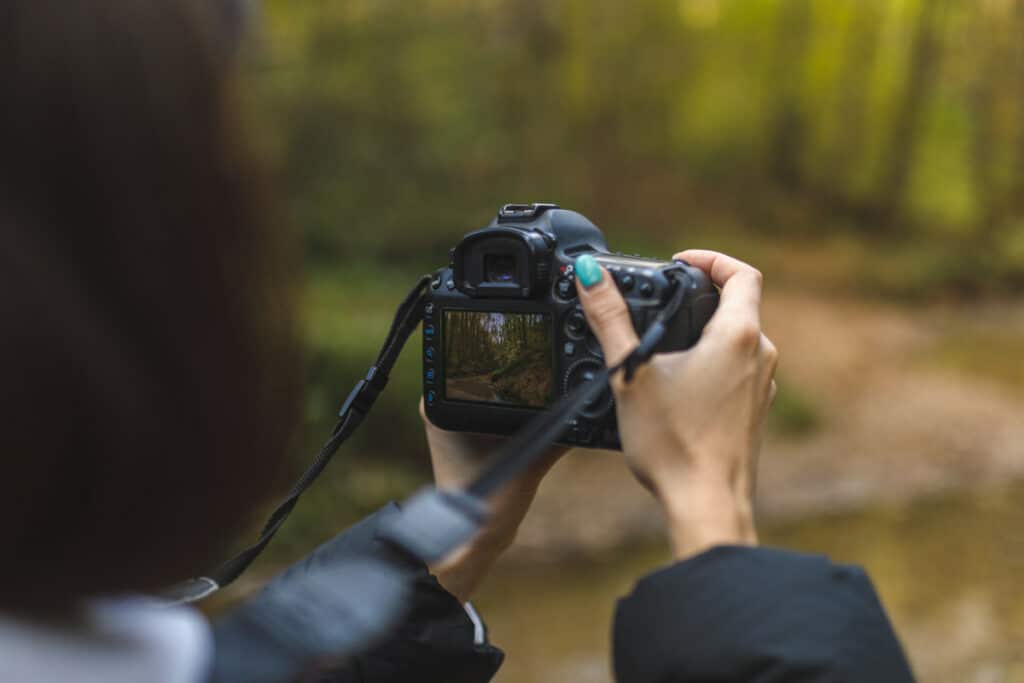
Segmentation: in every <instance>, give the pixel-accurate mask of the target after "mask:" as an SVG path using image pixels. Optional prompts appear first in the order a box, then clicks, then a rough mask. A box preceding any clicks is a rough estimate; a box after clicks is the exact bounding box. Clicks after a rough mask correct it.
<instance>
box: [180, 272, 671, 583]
mask: <svg viewBox="0 0 1024 683" xmlns="http://www.w3.org/2000/svg"><path fill="white" fill-rule="evenodd" d="M666 274H667V275H668V276H669V277H670V278H672V279H673V280H674V281H675V283H676V284H675V288H674V289H673V291H672V294H671V298H670V300H669V301H668V302H667V305H666V306H665V308H663V309H662V310H661V311H659V312H658V314H657V316H656V317H655V319H654V321H653V322H652V323H651V324H650V325H649V326H648V328H647V329H646V330H645V331H644V334H643V335H642V337H641V338H640V343H639V345H638V346H637V347H636V348H635V349H634V350H633V352H632V353H630V355H629V356H627V357H626V358H625V359H624V360H623V361H622V362H620V363H618V364H617V365H615V366H612V367H605V368H602V369H601V371H600V372H598V373H597V374H596V376H595V377H594V379H593V380H591V381H589V382H586V383H584V384H581V385H580V386H578V387H576V388H575V389H574V390H573V391H571V392H570V393H569V394H567V395H566V396H564V397H563V398H562V399H561V400H559V401H558V402H557V403H555V404H554V405H553V406H552V407H551V408H550V409H549V410H547V411H545V412H543V413H541V414H540V415H538V416H537V417H535V418H534V419H533V420H531V421H530V422H528V423H527V424H526V425H525V426H524V427H523V428H522V429H520V430H519V431H518V432H516V433H515V434H514V435H512V436H511V437H509V439H508V440H506V441H505V443H504V444H503V445H502V446H501V447H500V448H499V449H498V450H497V452H496V453H495V454H494V455H493V456H491V458H490V459H489V462H488V463H487V465H486V466H485V467H484V468H483V471H482V472H481V473H480V474H479V475H478V476H477V478H476V479H474V480H473V481H472V482H471V483H470V484H468V485H467V486H466V487H465V488H464V489H456V490H440V489H435V488H433V487H428V488H426V489H424V490H422V491H420V492H419V493H417V494H415V495H413V496H412V497H411V498H410V499H409V500H407V501H406V502H405V503H403V504H402V506H401V512H400V514H398V515H396V516H395V517H394V518H393V519H392V520H391V522H390V523H389V524H388V526H387V528H385V529H384V530H383V534H382V536H383V538H385V539H387V540H389V541H390V542H391V543H393V544H394V545H396V546H398V547H400V548H402V549H403V550H405V551H406V552H408V553H409V554H411V555H413V556H414V557H416V558H418V559H420V560H422V561H423V562H425V563H427V564H429V563H432V562H435V561H437V560H439V559H441V558H442V557H444V556H445V555H447V554H448V553H449V552H451V551H452V550H454V549H455V548H457V547H459V546H460V545H462V544H463V543H465V542H466V541H468V540H470V539H471V538H472V537H473V536H474V535H475V534H476V532H477V531H479V530H480V528H481V527H482V526H483V525H484V524H485V523H486V521H487V515H488V512H487V511H488V507H487V502H486V499H487V497H488V496H490V495H492V494H493V493H495V492H496V491H497V490H498V489H500V488H501V487H502V486H504V485H505V484H506V483H508V482H509V481H511V480H512V479H514V478H515V477H516V476H518V475H519V474H521V473H522V472H523V471H524V470H526V469H527V468H528V467H529V466H530V465H532V464H533V463H534V462H536V461H537V460H538V459H539V458H540V457H541V456H543V455H544V454H545V453H546V452H547V450H548V449H549V448H550V447H551V444H553V443H554V442H556V441H557V440H558V439H559V438H560V437H561V436H562V434H563V433H564V432H565V431H566V429H567V428H568V426H569V420H570V419H571V418H572V417H574V416H576V415H577V414H578V413H579V412H580V410H582V409H583V408H584V406H586V405H587V403H589V402H590V401H592V400H594V399H595V398H597V396H599V395H600V393H601V392H602V391H606V390H607V389H608V387H609V382H610V380H611V378H612V377H613V376H614V375H615V374H616V373H617V372H620V371H623V372H624V373H625V376H624V379H625V381H627V382H629V381H631V380H632V379H633V375H634V373H635V372H636V369H637V367H638V366H639V365H640V364H642V363H644V362H646V361H647V360H648V359H649V358H650V357H651V355H653V353H654V350H655V348H656V347H657V345H658V344H659V343H660V342H661V340H662V339H663V338H664V336H665V332H666V331H667V327H668V322H669V321H670V320H671V319H672V317H673V316H675V314H676V313H677V312H678V311H679V308H680V307H681V306H682V302H683V300H684V298H685V295H686V291H685V290H686V287H685V279H686V278H685V275H683V273H682V271H681V269H680V271H673V270H668V271H666ZM432 280H433V276H431V275H424V276H423V277H422V278H420V280H419V281H418V282H417V283H416V286H415V287H413V288H412V290H411V291H410V292H409V293H408V294H407V295H406V297H405V299H404V300H403V301H402V303H401V305H400V306H399V307H398V310H397V312H396V313H395V317H394V320H393V321H392V323H391V328H390V330H389V331H388V335H387V337H386V339H385V341H384V345H383V347H382V348H381V351H380V353H379V354H378V355H377V360H376V362H375V363H374V364H373V365H372V366H370V369H369V371H368V372H367V373H366V376H365V377H364V378H363V379H361V380H359V381H358V382H357V383H356V386H355V387H354V388H353V389H352V391H351V392H350V393H349V395H348V397H347V398H346V399H345V402H344V403H343V404H342V406H341V409H340V410H339V411H338V421H337V423H336V424H335V426H334V429H333V431H332V432H331V437H330V438H329V439H328V440H327V442H326V443H325V444H324V445H323V447H322V448H321V449H320V452H319V453H318V454H317V456H316V459H315V460H314V461H313V463H312V464H311V465H310V466H309V467H308V468H307V469H306V471H305V472H304V473H303V474H302V476H301V477H299V480H298V481H297V482H296V483H295V485H294V486H293V487H292V489H291V490H290V491H289V493H288V495H287V496H286V497H285V498H284V500H282V501H281V502H280V503H278V505H277V507H276V508H274V510H273V512H272V513H271V514H270V517H269V518H268V519H267V522H266V523H265V524H264V526H263V529H262V531H261V532H260V535H259V537H258V539H257V540H256V542H255V543H253V544H252V545H249V546H248V547H246V548H245V549H243V550H242V551H241V552H239V553H238V554H237V555H235V556H234V557H233V558H232V559H230V560H228V561H227V562H225V563H224V564H222V565H221V566H220V567H218V568H217V569H215V570H214V571H212V572H210V573H209V574H207V575H203V576H197V577H194V578H192V579H188V580H187V581H183V582H181V583H179V584H177V585H175V586H172V587H170V588H169V589H167V590H165V591H164V592H163V597H164V598H166V599H167V600H168V601H169V602H170V603H190V602H195V601H198V600H201V599H203V598H205V597H207V596H209V595H211V594H212V593H214V592H216V591H218V590H220V589H221V588H223V587H225V586H227V585H228V584H230V583H232V582H233V581H234V580H235V579H237V578H238V577H239V576H240V575H241V574H242V572H244V571H245V570H246V569H247V568H248V567H249V565H251V564H252V563H253V561H254V560H255V559H256V558H257V557H258V556H259V555H260V553H262V552H263V550H264V549H265V548H266V547H267V545H268V544H269V543H270V541H271V539H273V538H274V536H275V535H276V534H277V532H278V531H279V530H280V528H281V526H282V525H283V524H284V522H285V520H286V519H287V518H288V515H290V514H291V512H292V510H293V509H294V508H295V505H296V504H297V503H298V501H299V498H300V497H301V496H302V494H303V493H304V492H305V491H306V490H307V489H308V488H309V487H310V486H311V485H312V484H313V482H314V481H315V480H316V478H317V477H319V476H320V474H321V473H322V472H323V471H324V469H325V468H326V467H327V465H328V463H329V462H330V461H331V459H332V458H333V457H334V454H335V453H336V452H337V451H338V448H340V447H341V445H342V444H343V443H344V442H345V441H346V440H347V439H348V438H349V437H350V436H351V435H352V433H353V432H355V430H356V429H357V428H358V427H359V425H360V424H361V423H362V421H363V419H364V418H365V417H366V415H367V413H369V411H370V409H371V408H372V407H373V404H374V402H375V401H376V399H377V396H378V395H379V394H380V392H381V391H383V389H384V387H385V386H386V385H387V382H388V376H389V373H390V372H391V369H392V367H394V364H395V361H396V360H397V359H398V356H399V354H400V353H401V351H402V348H403V347H404V346H405V343H406V342H407V341H408V339H409V337H410V336H411V335H412V333H413V332H414V331H415V330H416V327H417V326H418V325H419V323H420V321H421V320H422V318H423V305H424V303H425V297H426V292H427V290H428V288H429V286H430V283H431V281H432Z"/></svg>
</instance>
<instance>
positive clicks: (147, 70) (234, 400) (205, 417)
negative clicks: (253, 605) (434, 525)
mask: <svg viewBox="0 0 1024 683" xmlns="http://www.w3.org/2000/svg"><path fill="white" fill-rule="evenodd" d="M214 5H215V3H212V2H210V1H209V0H206V1H204V0H199V1H197V2H183V1H180V0H179V1H176V0H94V1H87V2H65V1H63V0H8V1H7V2H4V3H2V5H0V99H2V102H3V105H2V113H0V316H2V317H0V320H2V321H3V329H2V332H0V377H2V382H3V399H2V402H0V407H2V411H3V412H2V418H0V419H2V424H3V427H2V430H0V448H2V454H3V469H2V471H0V529H2V533H0V539H2V540H0V542H2V543H3V544H4V546H5V547H4V552H3V556H4V560H3V562H0V608H8V609H15V608H18V609H26V608H27V609H50V608H53V607H55V606H60V605H72V604H74V603H75V601H77V599H78V598H81V597H83V596H88V595H95V594H106V593H114V592H122V591H146V590H152V589H154V588H158V587H160V586H161V585H164V584H166V583H168V582H173V581H175V580H177V579H182V578H187V577H189V576H191V575H192V574H193V573H195V572H196V571H199V570H203V569H208V568H209V565H210V562H211V560H213V559H214V558H221V559H223V555H224V554H225V553H226V547H225V546H224V545H223V544H224V542H225V540H226V539H228V538H230V535H231V534H233V533H236V532H238V531H239V530H240V527H241V525H242V524H244V523H245V522H246V521H248V520H249V513H250V512H251V511H253V510H254V508H257V507H258V506H259V504H260V503H262V502H265V497H266V496H267V494H268V492H269V489H270V488H271V486H272V483H273V482H274V480H275V477H276V475H277V473H278V471H279V469H280V468H279V467H278V464H279V463H280V462H281V461H282V456H283V452H284V449H285V447H286V443H287V442H288V440H289V438H290V434H291V430H292V427H293V426H294V425H295V424H296V423H297V405H298V401H297V398H298V391H297V388H298V387H297V378H298V377H299V376H300V370H299V366H298V362H297V355H296V353H295V348H296V344H295V338H296V334H295V325H294V324H293V320H294V316H292V315H291V311H292V310H293V307H292V305H291V297H292V295H293V294H294V292H295V287H294V282H293V281H292V280H291V279H289V277H288V274H289V273H290V272H292V271H291V265H292V264H291V261H292V254H294V253H296V251H295V250H294V249H292V248H290V241H289V239H288V236H287V235H286V234H285V233H284V232H282V230H281V227H280V224H279V223H278V222H276V221H275V220H274V218H273V217H274V213H273V211H272V210H271V206H270V204H269V202H268V199H267V197H268V194H267V190H266V184H265V183H264V181H263V173H262V172H261V170H260V165H259V164H258V163H256V160H255V159H256V158H255V156H254V155H253V154H252V152H251V151H250V149H249V148H248V145H247V142H246V141H247V137H246V135H245V130H244V126H243V121H242V119H241V116H240V114H239V109H238V107H237V106H236V101H235V90H236V88H235V85H236V78H235V71H236V68H235V67H236V65H235V61H236V60H235V58H234V57H233V55H232V54H231V51H230V50H229V49H227V48H226V46H225V43H227V41H228V40H229V38H228V37H226V36H225V35H224V33H223V32H222V31H221V28H222V27H221V26H220V25H219V24H218V22H219V21H220V19H221V18H222V16H223V15H221V14H220V13H215V12H214V10H213V9H211V8H212V7H213V6H214Z"/></svg>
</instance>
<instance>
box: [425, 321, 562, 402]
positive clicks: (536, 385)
mask: <svg viewBox="0 0 1024 683" xmlns="http://www.w3.org/2000/svg"><path fill="white" fill-rule="evenodd" d="M444 374H445V387H444V391H445V398H446V399H448V400H449V401H473V402H476V403H496V404H499V405H509V406H524V407H529V408H543V407H545V406H546V405H547V404H548V403H549V402H550V400H551V392H552V385H553V372H552V367H551V316H549V315H548V314H546V313H491V312H482V311H452V310H447V311H445V313H444Z"/></svg>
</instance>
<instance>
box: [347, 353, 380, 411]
mask: <svg viewBox="0 0 1024 683" xmlns="http://www.w3.org/2000/svg"><path fill="white" fill-rule="evenodd" d="M387 384H388V376H387V373H385V372H384V371H383V370H381V369H380V367H378V366H376V365H371V366H370V369H369V370H368V371H367V372H366V377H365V378H363V379H361V380H359V381H358V382H356V385H355V386H354V387H352V391H350V392H349V394H348V397H347V398H346V399H345V402H344V403H342V404H341V409H340V410H338V417H344V416H345V415H346V414H347V413H348V412H349V411H350V410H356V411H358V412H359V413H361V414H363V415H366V414H367V413H368V412H370V408H372V407H373V403H374V401H376V400H377V396H378V395H379V394H380V392H381V391H383V390H384V387H386V386H387Z"/></svg>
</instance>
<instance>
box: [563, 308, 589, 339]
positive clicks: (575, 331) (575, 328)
mask: <svg viewBox="0 0 1024 683" xmlns="http://www.w3.org/2000/svg"><path fill="white" fill-rule="evenodd" d="M565 329H566V330H567V331H568V332H569V334H570V335H572V336H574V337H582V336H583V333H584V332H586V331H587V319H586V318H585V317H584V316H583V314H582V313H581V312H580V311H573V312H572V313H570V314H569V317H568V318H567V319H566V321H565Z"/></svg>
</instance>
